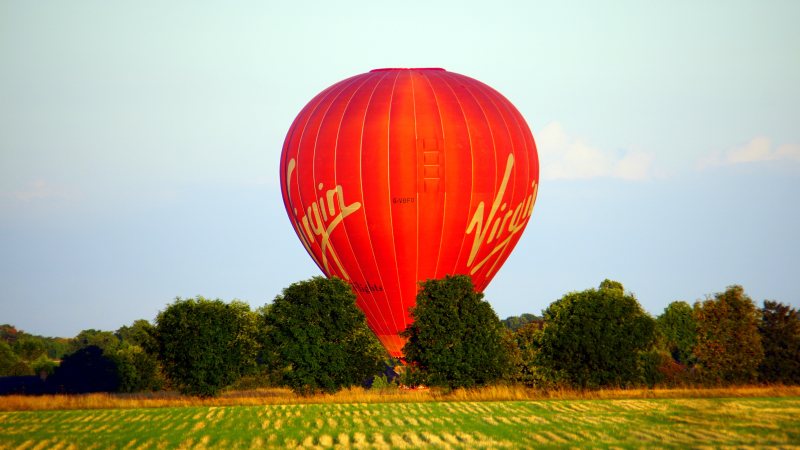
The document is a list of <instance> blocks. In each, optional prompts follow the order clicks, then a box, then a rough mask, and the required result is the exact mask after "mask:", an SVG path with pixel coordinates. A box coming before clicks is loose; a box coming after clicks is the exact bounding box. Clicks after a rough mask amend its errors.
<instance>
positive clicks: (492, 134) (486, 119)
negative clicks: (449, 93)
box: [463, 80, 502, 278]
mask: <svg viewBox="0 0 800 450" xmlns="http://www.w3.org/2000/svg"><path fill="white" fill-rule="evenodd" d="M474 82H475V83H478V81H477V80H474ZM463 87H464V90H465V91H466V92H467V93H468V94H469V95H470V97H472V100H473V101H474V102H475V104H477V105H478V109H480V110H481V114H482V115H483V120H484V122H485V123H486V127H487V128H488V129H489V135H490V136H491V137H492V155H494V181H495V182H494V188H493V191H492V196H491V198H495V196H497V190H498V185H497V178H498V177H497V143H496V142H495V139H494V130H492V125H491V122H490V121H489V118H488V117H487V115H486V110H485V109H484V108H483V105H481V102H480V101H478V99H477V98H475V94H473V93H472V91H471V90H470V89H469V88H468V87H467V85H466V84H464V85H463ZM501 184H502V182H501ZM486 226H491V224H486ZM474 232H476V233H477V230H474ZM476 256H477V255H476ZM473 262H474V261H473ZM477 275H478V272H475V277H476V278H477Z"/></svg>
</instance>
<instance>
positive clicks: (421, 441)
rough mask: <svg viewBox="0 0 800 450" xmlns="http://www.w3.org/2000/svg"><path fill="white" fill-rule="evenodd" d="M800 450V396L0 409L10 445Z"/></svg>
mask: <svg viewBox="0 0 800 450" xmlns="http://www.w3.org/2000/svg"><path fill="white" fill-rule="evenodd" d="M425 446H428V447H432V448H530V447H541V448H546V447H553V448H561V447H595V448H687V447H693V448H702V447H705V448H716V447H737V448H739V447H760V448H761V447H774V448H792V447H795V448H800V397H796V396H794V397H777V398H702V399H696V398H695V399H693V398H678V399H661V398H659V399H616V400H615V399H611V400H538V401H503V402H500V401H489V402H471V401H466V402H441V401H438V402H413V403H349V404H340V403H319V404H291V405H257V406H184V407H160V408H130V409H82V410H37V411H0V448H3V449H5V448H19V449H67V448H78V449H108V448H120V449H159V448H224V449H228V448H231V449H236V448H239V449H245V448H263V447H274V448H293V447H302V448H409V447H425Z"/></svg>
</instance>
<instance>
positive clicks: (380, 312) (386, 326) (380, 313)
mask: <svg viewBox="0 0 800 450" xmlns="http://www.w3.org/2000/svg"><path fill="white" fill-rule="evenodd" d="M384 76H385V75H384ZM370 78H371V76H367V77H365V78H364V81H363V82H362V83H361V85H360V86H358V88H356V90H355V91H353V94H352V95H351V96H350V99H349V100H348V101H347V105H345V108H344V110H343V111H342V117H341V118H340V119H339V126H338V128H337V129H336V144H335V145H334V166H333V173H334V183H336V185H338V183H337V179H336V174H337V172H336V166H337V164H336V152H338V149H339V134H340V132H341V130H342V123H343V122H344V116H345V113H346V112H347V109H348V108H349V107H350V102H351V101H352V100H353V98H355V97H356V94H358V91H360V90H361V89H362V88H363V87H364V85H366V84H367V82H368V81H369V80H370ZM381 79H382V78H381ZM378 83H380V81H378ZM378 83H376V84H375V87H377V85H378ZM375 87H373V92H374V91H375ZM368 108H369V104H367V106H366V107H365V108H364V113H363V114H364V116H365V117H366V113H367V109H368ZM363 133H364V127H363V122H362V127H361V134H362V135H363ZM360 165H361V159H360V158H359V172H360ZM359 186H360V188H361V199H362V200H363V198H364V188H363V183H362V182H361V177H359ZM362 207H363V206H362ZM364 221H365V222H366V210H365V214H364ZM342 228H343V230H342V231H344V236H345V240H347V245H348V246H349V247H350V252H351V253H352V254H354V255H355V254H356V252H355V250H354V249H353V244H352V242H351V241H350V234H349V233H348V232H347V224H346V223H345V222H344V221H343V222H342ZM373 259H374V254H373ZM358 271H359V273H360V274H361V278H362V279H364V280H365V281H366V277H365V276H364V271H363V270H362V269H361V264H358ZM368 295H369V298H370V299H371V300H372V307H373V309H372V310H373V311H377V313H378V316H379V317H380V319H381V322H382V323H383V327H384V330H390V327H389V324H388V323H387V322H386V318H385V317H384V316H383V310H382V309H381V307H380V305H379V304H378V302H377V300H376V299H375V296H374V295H373V294H372V293H369V294H368Z"/></svg>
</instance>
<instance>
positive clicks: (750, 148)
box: [697, 136, 800, 169]
mask: <svg viewBox="0 0 800 450" xmlns="http://www.w3.org/2000/svg"><path fill="white" fill-rule="evenodd" d="M762 161H791V162H800V145H798V144H782V145H777V146H776V145H773V142H772V139H770V138H767V137H763V136H759V137H756V138H753V139H752V140H750V142H748V143H747V144H745V145H743V146H740V147H735V148H731V149H729V150H726V151H716V152H712V153H710V154H708V155H706V156H704V157H703V158H701V159H700V160H698V161H697V167H698V168H699V169H704V168H707V167H713V166H721V165H728V164H746V163H754V162H762Z"/></svg>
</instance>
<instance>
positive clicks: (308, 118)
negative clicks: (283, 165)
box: [287, 78, 352, 275]
mask: <svg viewBox="0 0 800 450" xmlns="http://www.w3.org/2000/svg"><path fill="white" fill-rule="evenodd" d="M351 80H352V78H351ZM346 81H347V80H345V81H342V82H340V83H337V85H339V84H340V85H341V86H339V87H340V90H339V92H341V91H342V90H344V89H346V87H347V85H349V84H350V83H347V85H345V83H346ZM323 92H324V91H323ZM334 92H336V89H332V88H331V89H330V90H328V92H327V93H326V94H325V95H324V96H321V97H320V96H318V97H319V101H317V103H316V104H315V105H314V107H313V108H311V110H310V111H309V112H308V114H307V115H306V121H305V123H304V124H303V131H302V132H301V133H300V137H299V139H298V143H297V152H296V155H295V157H296V158H297V159H296V161H297V162H296V164H297V165H298V166H299V164H300V150H301V148H302V145H301V144H302V142H303V138H304V137H305V135H306V128H307V127H308V123H309V122H310V121H311V118H312V117H313V116H314V114H315V113H316V111H317V109H318V108H319V107H320V105H321V104H323V103H324V102H325V101H326V100H327V99H328V97H330V96H331V94H333V93H334ZM337 95H338V94H337ZM303 109H304V110H305V108H303ZM301 114H302V112H301ZM315 146H316V141H315ZM312 164H313V162H312ZM295 170H298V172H299V168H295ZM288 181H289V180H287V183H288ZM297 197H298V200H299V201H300V206H301V207H302V204H303V198H302V193H301V190H300V180H299V179H298V180H297ZM287 198H288V200H289V206H290V208H291V210H292V211H291V212H292V213H294V202H293V201H292V196H291V189H288V188H287ZM291 222H292V224H293V225H294V220H291ZM299 227H300V225H299V224H298V228H299ZM296 232H297V231H296ZM302 233H303V231H302V229H301V230H299V234H301V236H302V237H301V243H303V247H305V249H306V252H307V253H308V254H309V256H311V259H312V260H313V261H314V264H316V265H317V267H318V268H319V270H320V271H321V272H322V273H325V269H324V268H323V266H322V262H321V261H318V260H317V258H316V256H314V252H312V251H311V244H310V243H309V242H308V240H307V239H306V238H305V236H304V235H302ZM326 275H327V274H326Z"/></svg>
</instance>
